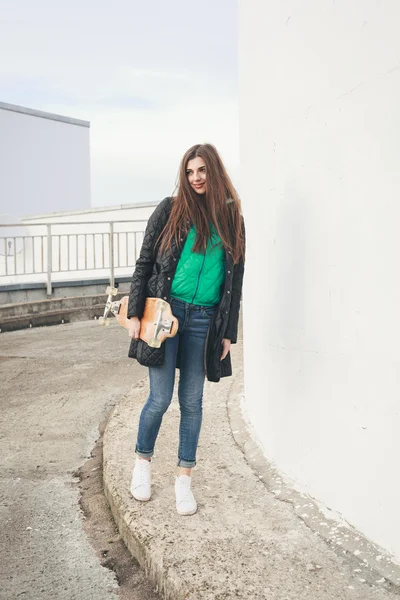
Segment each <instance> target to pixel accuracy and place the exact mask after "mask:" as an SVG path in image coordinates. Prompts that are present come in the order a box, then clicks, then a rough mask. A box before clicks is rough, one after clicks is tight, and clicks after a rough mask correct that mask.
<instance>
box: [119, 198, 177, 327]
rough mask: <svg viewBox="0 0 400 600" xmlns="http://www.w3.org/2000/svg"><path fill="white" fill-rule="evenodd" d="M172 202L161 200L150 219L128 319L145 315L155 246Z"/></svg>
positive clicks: (140, 256)
mask: <svg viewBox="0 0 400 600" xmlns="http://www.w3.org/2000/svg"><path fill="white" fill-rule="evenodd" d="M170 204H171V201H170V198H165V199H164V200H163V201H162V202H160V204H159V205H158V206H157V208H156V209H155V211H154V212H153V213H152V215H151V216H150V218H149V220H148V223H147V227H146V231H145V234H144V238H143V243H142V247H141V249H140V254H139V258H138V259H137V261H136V265H135V270H134V272H133V275H132V282H131V289H130V292H129V302H128V313H127V317H128V319H129V318H130V317H138V318H139V319H141V318H142V316H143V311H144V304H145V301H146V294H147V283H148V281H149V278H150V275H151V274H152V272H153V265H154V260H155V256H154V246H155V243H156V241H157V239H158V237H159V235H160V233H161V232H162V230H163V229H164V226H165V224H166V222H167V219H168V216H169V212H170V211H169V207H170Z"/></svg>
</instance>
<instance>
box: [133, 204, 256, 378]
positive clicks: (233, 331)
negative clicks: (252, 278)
mask: <svg viewBox="0 0 400 600" xmlns="http://www.w3.org/2000/svg"><path fill="white" fill-rule="evenodd" d="M171 208H172V198H165V199H164V200H163V201H162V202H160V204H159V205H158V206H157V208H156V209H155V211H154V212H153V214H152V215H151V217H150V219H149V221H148V224H147V227H146V231H145V234H144V239H143V244H142V248H141V251H140V256H139V258H138V259H137V261H136V267H135V271H134V273H133V276H132V284H131V290H130V294H129V304H128V318H129V317H134V316H136V317H138V318H139V319H141V318H142V315H143V311H144V304H145V301H146V298H147V297H153V298H163V299H164V300H166V301H167V302H170V300H171V298H170V291H171V285H172V280H173V278H174V275H175V271H176V267H177V264H178V260H179V257H180V255H181V252H182V249H183V246H184V244H185V241H186V238H185V237H182V238H181V240H180V245H179V246H177V245H176V244H175V243H173V245H172V248H171V250H170V251H168V252H166V253H164V254H160V252H156V253H155V252H154V247H155V243H156V241H157V239H158V236H159V235H160V233H161V232H162V230H163V229H164V226H165V224H166V222H167V220H168V217H169V215H170V213H171ZM243 272H244V262H243V260H241V261H240V262H239V263H238V264H237V265H234V264H233V258H232V255H231V253H230V252H228V251H226V252H225V283H224V289H223V292H222V294H221V300H220V302H219V304H218V306H217V308H216V310H215V312H214V315H213V317H212V320H211V323H210V327H209V330H208V334H207V340H206V350H205V364H206V375H207V379H208V380H209V381H219V380H220V378H221V377H227V376H229V375H232V365H231V357H230V353H228V355H227V356H226V358H224V360H222V361H221V360H220V358H221V354H222V340H223V338H227V339H230V340H231V342H232V343H233V344H235V343H236V341H237V331H238V321H239V309H240V301H241V293H242V282H243ZM164 351H165V345H164V344H162V345H161V348H150V347H149V346H148V345H147V344H146V343H145V342H143V341H142V340H135V339H132V341H131V344H130V348H129V354H128V356H129V357H130V358H136V359H137V361H138V362H139V363H140V364H141V365H144V366H147V367H154V366H158V365H162V364H163V362H164ZM177 367H178V368H179V352H178V359H177Z"/></svg>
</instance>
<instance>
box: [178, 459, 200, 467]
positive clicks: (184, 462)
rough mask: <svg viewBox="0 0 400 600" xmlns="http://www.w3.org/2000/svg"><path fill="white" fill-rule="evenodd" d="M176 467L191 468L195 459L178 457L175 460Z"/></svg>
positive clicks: (194, 464) (194, 463)
mask: <svg viewBox="0 0 400 600" xmlns="http://www.w3.org/2000/svg"><path fill="white" fill-rule="evenodd" d="M177 465H178V467H184V468H185V469H193V467H195V466H196V461H195V460H183V458H178V462H177Z"/></svg>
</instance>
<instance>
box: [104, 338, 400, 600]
mask: <svg viewBox="0 0 400 600" xmlns="http://www.w3.org/2000/svg"><path fill="white" fill-rule="evenodd" d="M233 358H234V369H235V373H236V375H235V377H234V378H228V379H225V380H223V381H222V382H221V383H218V384H207V385H206V393H205V399H204V420H203V428H202V433H201V438H200V445H199V451H198V466H197V467H196V469H195V470H194V473H193V483H192V488H193V490H194V493H195V495H196V498H197V501H198V512H197V514H196V515H194V516H191V517H181V516H179V515H178V514H177V513H176V510H175V498H174V487H173V486H174V477H175V470H176V468H175V465H176V449H177V443H178V423H179V407H178V403H177V400H176V398H175V400H174V401H173V403H172V406H171V407H170V409H169V410H168V411H167V413H166V415H165V416H164V420H163V424H162V427H161V430H160V435H159V438H158V440H157V446H156V455H155V457H154V460H153V475H154V476H153V496H152V499H151V500H150V501H149V502H147V503H139V502H137V501H135V500H134V499H133V498H132V497H131V496H130V494H129V491H128V490H129V483H130V476H131V469H132V465H133V456H134V443H135V438H136V431H137V424H138V418H139V414H140V410H141V407H142V405H143V403H144V402H145V400H146V398H147V394H148V383H147V380H144V381H143V382H142V383H141V384H140V385H138V386H137V387H136V388H134V389H133V390H132V392H131V394H129V395H128V396H127V397H125V398H124V399H123V400H122V401H121V402H120V403H119V404H118V405H117V407H116V408H115V410H114V412H113V414H112V417H111V419H110V421H109V423H108V426H107V430H106V433H105V437H104V480H105V488H106V495H107V497H108V499H109V502H110V505H111V509H112V511H113V514H114V516H115V519H116V521H117V523H118V526H119V529H120V531H121V533H122V535H123V537H124V539H125V541H126V543H127V545H128V547H129V548H130V550H131V552H132V553H133V554H134V555H135V556H136V557H137V558H138V560H139V562H140V563H141V564H142V565H143V566H144V567H145V568H146V569H147V572H148V574H149V575H150V577H151V578H152V579H153V580H154V581H155V582H157V584H158V586H159V589H160V590H162V592H163V594H164V598H166V599H168V600H228V599H229V600H231V599H232V600H233V599H235V600H236V599H238V598H242V599H248V600H261V599H263V600H389V599H394V597H398V595H399V588H398V587H396V586H395V585H392V584H391V583H390V582H389V581H388V580H387V579H385V578H384V577H382V576H381V574H378V573H377V572H376V571H374V570H373V569H371V568H369V567H368V566H367V564H366V563H365V562H364V561H363V560H360V559H359V558H356V556H354V555H353V554H352V553H351V552H349V551H347V550H346V549H345V548H344V546H343V545H342V542H341V541H340V540H339V539H338V537H335V538H334V539H333V538H332V539H331V540H330V543H327V541H325V540H324V539H322V538H321V537H320V536H319V535H318V534H316V533H315V532H314V531H313V530H312V529H311V528H310V527H308V526H307V525H306V524H305V522H304V520H303V519H302V518H300V516H299V515H297V514H296V512H295V507H294V505H293V503H292V502H290V501H289V500H288V499H284V501H282V500H281V499H279V498H278V497H277V496H276V494H274V493H273V491H272V489H270V488H269V486H268V485H266V483H264V481H265V480H264V481H263V480H262V479H261V477H262V475H260V472H259V471H257V469H254V465H253V467H252V466H251V465H252V461H253V460H254V461H256V462H258V463H259V462H260V456H259V455H258V456H256V455H257V452H256V451H254V447H252V446H251V443H250V444H249V449H250V453H249V452H246V448H245V446H246V441H244V443H243V440H246V435H247V434H246V431H245V430H246V425H245V423H244V421H243V419H241V418H240V416H239V415H240V407H239V404H240V399H241V397H242V392H243V390H242V375H243V374H242V371H241V348H240V345H237V346H235V347H234V350H233ZM232 424H233V425H232ZM247 439H248V436H247ZM242 448H243V449H244V450H245V453H243V452H242ZM256 459H257V460H256ZM304 503H308V504H307V506H311V504H312V502H310V500H309V499H307V498H306V499H304V498H303V500H302V502H301V504H302V505H304ZM300 508H301V507H300ZM302 512H305V511H304V509H302ZM307 512H309V511H307ZM331 525H332V530H334V529H335V527H333V524H332V523H331ZM335 535H336V534H335ZM346 535H347V534H345V536H346ZM360 545H362V544H361V543H360ZM387 566H388V568H389V565H387ZM391 573H392V572H391ZM392 574H393V573H392ZM394 576H395V575H394V574H393V577H394Z"/></svg>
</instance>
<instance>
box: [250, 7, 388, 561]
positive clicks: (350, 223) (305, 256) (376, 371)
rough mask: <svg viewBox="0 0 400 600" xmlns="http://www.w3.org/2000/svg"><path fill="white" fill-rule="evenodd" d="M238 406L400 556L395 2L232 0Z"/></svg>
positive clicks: (302, 472)
mask: <svg viewBox="0 0 400 600" xmlns="http://www.w3.org/2000/svg"><path fill="white" fill-rule="evenodd" d="M239 20H240V25H239V36H240V48H239V55H240V120H241V155H242V156H241V158H242V179H241V181H242V197H243V204H244V211H245V216H246V221H247V240H248V254H247V266H246V280H245V289H244V310H245V314H244V324H245V373H246V407H247V410H248V413H249V416H250V419H251V421H252V423H253V424H254V427H255V430H256V432H257V435H258V437H259V440H260V441H261V443H262V445H263V447H264V449H265V453H266V455H267V456H268V457H269V458H270V459H272V460H273V461H275V463H276V465H277V466H278V468H279V469H280V470H281V471H282V472H283V473H286V474H287V475H288V476H289V477H290V478H292V480H294V482H295V484H296V485H297V486H298V487H300V488H301V489H303V490H304V491H306V492H307V493H308V494H310V495H311V496H313V497H315V498H316V499H318V500H320V501H322V502H323V503H325V505H327V506H328V507H330V508H331V509H333V510H335V511H338V512H339V513H341V514H342V515H343V516H344V517H345V519H346V520H347V521H348V522H350V523H351V524H352V525H354V526H355V527H356V528H358V529H359V530H360V531H361V532H362V533H363V534H364V535H365V536H367V537H368V538H370V539H371V540H373V541H374V542H376V543H378V544H379V545H381V546H383V547H384V548H385V549H386V550H387V551H388V552H390V553H392V554H393V555H394V556H395V557H397V559H400V535H399V532H400V510H399V506H400V480H399V476H398V473H399V456H400V435H399V431H400V416H399V415H400V341H399V340H400V316H399V315H400V282H399V277H398V271H399V268H398V261H399V257H400V234H399V223H400V201H399V199H400V143H399V137H400V117H399V114H400V113H399V106H400V36H399V31H400V4H399V3H398V1H397V0H382V1H381V2H376V1H375V0H364V1H363V2H360V1H358V0H336V1H335V2H333V1H332V0H329V1H328V0H302V2H297V1H294V0H293V1H288V0H280V2H271V1H267V2H266V1H265V0H241V2H240V16H239Z"/></svg>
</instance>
